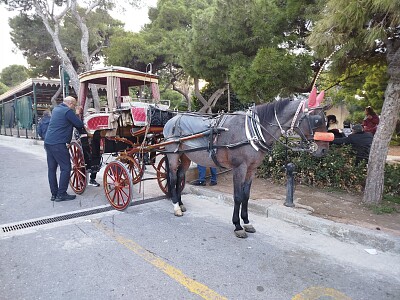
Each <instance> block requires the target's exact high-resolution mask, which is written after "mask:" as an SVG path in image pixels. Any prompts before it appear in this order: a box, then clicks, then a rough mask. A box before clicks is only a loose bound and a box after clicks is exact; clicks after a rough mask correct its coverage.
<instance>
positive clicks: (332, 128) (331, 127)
mask: <svg viewBox="0 0 400 300" xmlns="http://www.w3.org/2000/svg"><path fill="white" fill-rule="evenodd" d="M326 118H327V121H328V123H327V124H326V128H327V129H328V132H331V133H333V134H334V136H335V138H342V137H344V135H343V134H342V133H341V132H340V130H339V128H338V121H337V119H336V116H335V115H328V116H326Z"/></svg>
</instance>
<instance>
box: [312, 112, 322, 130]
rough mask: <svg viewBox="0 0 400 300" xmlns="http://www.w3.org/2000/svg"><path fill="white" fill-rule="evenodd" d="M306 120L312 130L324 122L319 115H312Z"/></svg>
mask: <svg viewBox="0 0 400 300" xmlns="http://www.w3.org/2000/svg"><path fill="white" fill-rule="evenodd" d="M308 118H309V122H310V125H311V128H312V129H315V128H318V127H320V126H322V125H323V123H324V120H323V118H322V116H320V115H312V116H308Z"/></svg>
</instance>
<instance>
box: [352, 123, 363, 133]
mask: <svg viewBox="0 0 400 300" xmlns="http://www.w3.org/2000/svg"><path fill="white" fill-rule="evenodd" d="M363 131H364V129H363V127H362V126H361V124H355V125H354V126H353V133H360V132H363Z"/></svg>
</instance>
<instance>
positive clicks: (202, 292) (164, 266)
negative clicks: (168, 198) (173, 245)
mask: <svg viewBox="0 0 400 300" xmlns="http://www.w3.org/2000/svg"><path fill="white" fill-rule="evenodd" d="M92 222H93V223H94V224H95V226H96V227H97V228H98V229H100V230H101V231H102V232H104V233H105V234H106V235H108V236H109V237H111V238H112V239H114V240H115V241H117V242H118V243H120V244H121V245H123V246H125V247H126V248H128V249H129V250H131V251H133V252H134V253H135V254H137V255H138V256H140V257H141V258H143V259H144V260H145V261H147V262H149V263H150V264H152V265H153V266H155V267H156V268H158V269H159V270H161V271H162V272H164V273H165V274H167V275H168V276H169V277H171V278H173V279H175V280H176V281H177V282H178V283H180V284H181V285H183V286H184V287H186V288H187V289H188V290H189V291H191V292H192V293H194V294H197V295H199V296H200V297H202V298H203V299H207V300H223V299H227V298H225V297H223V296H221V295H219V294H218V293H216V292H215V291H213V290H212V289H210V288H208V287H207V286H205V285H204V284H201V283H199V282H197V281H195V280H193V279H191V278H190V277H188V276H186V275H185V274H184V273H183V272H182V271H181V270H179V269H177V268H175V267H173V266H171V265H169V264H168V263H166V262H165V261H163V260H162V259H161V258H159V257H157V256H156V255H154V254H153V253H151V252H149V251H147V250H146V249H144V248H143V247H142V246H140V245H139V244H137V243H135V242H134V241H132V240H129V239H127V238H125V237H123V236H122V235H119V234H117V233H115V232H113V231H112V230H111V229H110V228H108V227H107V226H106V225H105V224H102V223H100V222H99V221H97V220H96V221H94V220H93V221H92Z"/></svg>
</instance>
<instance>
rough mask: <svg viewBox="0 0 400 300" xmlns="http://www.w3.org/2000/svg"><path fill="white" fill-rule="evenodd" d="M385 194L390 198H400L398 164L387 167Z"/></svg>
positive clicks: (399, 168) (399, 169) (399, 170)
mask: <svg viewBox="0 0 400 300" xmlns="http://www.w3.org/2000/svg"><path fill="white" fill-rule="evenodd" d="M384 193H385V194H386V195H390V196H398V197H399V196H400V167H399V165H398V164H393V165H392V164H388V165H386V167H385V185H384Z"/></svg>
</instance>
